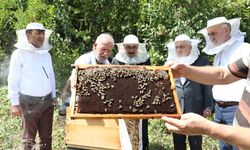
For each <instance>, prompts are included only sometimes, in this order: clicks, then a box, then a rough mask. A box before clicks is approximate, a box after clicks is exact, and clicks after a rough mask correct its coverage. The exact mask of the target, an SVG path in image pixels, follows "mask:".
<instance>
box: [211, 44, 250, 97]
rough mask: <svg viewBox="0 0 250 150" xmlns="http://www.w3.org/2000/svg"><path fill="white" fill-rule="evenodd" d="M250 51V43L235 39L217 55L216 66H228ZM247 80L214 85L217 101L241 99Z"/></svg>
mask: <svg viewBox="0 0 250 150" xmlns="http://www.w3.org/2000/svg"><path fill="white" fill-rule="evenodd" d="M249 51H250V44H248V43H244V42H240V41H235V42H234V43H233V44H232V45H228V46H226V47H224V50H223V51H221V52H220V53H218V54H216V55H215V58H214V66H223V67H227V66H228V64H230V63H231V62H234V61H235V60H237V59H239V58H241V56H242V55H244V54H246V53H247V52H249ZM245 85H246V80H245V79H242V80H239V81H237V82H234V83H231V84H227V85H214V86H213V89H212V91H213V97H214V99H215V100H216V101H239V100H240V99H241V96H242V93H243V90H244V87H245Z"/></svg>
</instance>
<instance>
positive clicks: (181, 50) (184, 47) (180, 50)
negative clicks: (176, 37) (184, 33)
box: [175, 41, 192, 57]
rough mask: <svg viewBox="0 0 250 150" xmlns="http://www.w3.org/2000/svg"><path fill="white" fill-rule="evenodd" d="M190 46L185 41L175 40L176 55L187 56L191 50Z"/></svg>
mask: <svg viewBox="0 0 250 150" xmlns="http://www.w3.org/2000/svg"><path fill="white" fill-rule="evenodd" d="M191 49H192V46H191V44H189V43H188V42H185V41H176V42H175V51H176V54H177V56H178V57H185V56H188V55H189V54H190V52H191Z"/></svg>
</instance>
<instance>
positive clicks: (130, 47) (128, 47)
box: [124, 45, 138, 50]
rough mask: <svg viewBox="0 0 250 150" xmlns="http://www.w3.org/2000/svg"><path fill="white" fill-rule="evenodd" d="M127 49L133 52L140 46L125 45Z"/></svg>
mask: <svg viewBox="0 0 250 150" xmlns="http://www.w3.org/2000/svg"><path fill="white" fill-rule="evenodd" d="M124 48H125V49H128V50H130V49H132V50H137V49H138V45H124Z"/></svg>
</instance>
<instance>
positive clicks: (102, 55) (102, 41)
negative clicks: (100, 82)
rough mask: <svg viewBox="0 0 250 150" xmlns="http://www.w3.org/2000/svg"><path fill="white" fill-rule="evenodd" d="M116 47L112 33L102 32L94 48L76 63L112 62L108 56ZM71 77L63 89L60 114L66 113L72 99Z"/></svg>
mask: <svg viewBox="0 0 250 150" xmlns="http://www.w3.org/2000/svg"><path fill="white" fill-rule="evenodd" d="M113 47H114V39H113V37H112V35H111V34H109V33H102V34H100V35H99V36H98V37H97V39H96V41H95V42H94V44H93V50H92V51H90V52H88V53H86V54H83V55H81V56H80V57H79V58H77V59H76V61H75V64H92V65H96V64H110V62H109V61H108V58H109V56H110V53H111V51H112V49H113ZM70 82H71V81H70V78H69V79H68V81H67V83H66V84H65V86H64V88H63V91H62V96H61V98H62V102H64V103H63V104H62V105H61V106H60V108H59V114H60V115H65V114H66V107H67V106H69V101H70V98H69V97H70V93H71V92H70V88H71V86H70Z"/></svg>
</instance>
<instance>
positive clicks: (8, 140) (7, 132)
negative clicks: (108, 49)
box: [0, 87, 218, 150]
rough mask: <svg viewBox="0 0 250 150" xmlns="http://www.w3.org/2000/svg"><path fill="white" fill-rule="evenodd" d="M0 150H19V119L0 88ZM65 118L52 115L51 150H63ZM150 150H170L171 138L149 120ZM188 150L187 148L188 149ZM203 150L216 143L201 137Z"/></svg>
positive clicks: (159, 124)
mask: <svg viewBox="0 0 250 150" xmlns="http://www.w3.org/2000/svg"><path fill="white" fill-rule="evenodd" d="M0 102H1V105H0V150H21V149H22V148H21V137H22V130H21V119H20V118H16V117H13V116H12V115H11V114H10V101H9V100H8V98H7V88H6V87H0ZM64 127H65V117H62V116H59V115H58V113H57V111H55V113H54V122H53V133H52V138H53V150H65V149H66V146H65V144H64V137H65V134H64ZM149 143H150V150H172V149H173V143H172V136H171V133H169V132H167V129H166V127H165V126H164V124H163V122H162V121H161V120H158V119H150V120H149ZM188 149H189V148H188ZM203 149H204V150H217V149H218V142H217V141H216V140H215V139H213V138H210V137H207V136H203Z"/></svg>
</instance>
